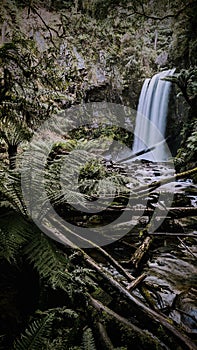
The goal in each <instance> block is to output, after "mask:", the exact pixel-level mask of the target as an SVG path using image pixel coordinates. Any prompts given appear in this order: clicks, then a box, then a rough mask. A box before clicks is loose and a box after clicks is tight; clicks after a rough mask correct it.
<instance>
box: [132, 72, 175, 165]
mask: <svg viewBox="0 0 197 350" xmlns="http://www.w3.org/2000/svg"><path fill="white" fill-rule="evenodd" d="M174 71H175V69H170V70H167V71H163V72H160V73H157V74H155V75H154V76H153V77H152V79H146V80H145V82H144V84H143V87H142V91H141V94H140V98H139V103H138V108H137V116H136V125H135V132H134V134H135V136H134V142H133V149H132V153H133V154H136V153H138V152H140V151H142V150H144V149H148V148H151V147H152V146H155V145H157V146H156V147H155V149H154V150H153V151H151V152H148V153H145V154H144V155H142V156H141V158H143V159H147V160H152V161H164V160H167V159H168V158H169V156H170V154H169V153H170V152H169V150H167V147H165V146H166V143H165V142H163V141H165V130H166V119H167V112H168V102H169V95H170V86H171V83H170V82H168V81H165V80H161V79H162V78H164V77H166V76H168V75H172V74H173V73H174Z"/></svg>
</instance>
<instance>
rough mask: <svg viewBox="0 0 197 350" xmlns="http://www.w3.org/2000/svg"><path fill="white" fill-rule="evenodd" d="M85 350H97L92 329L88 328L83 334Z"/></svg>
mask: <svg viewBox="0 0 197 350" xmlns="http://www.w3.org/2000/svg"><path fill="white" fill-rule="evenodd" d="M83 349H84V350H96V345H95V340H94V335H93V332H92V330H91V328H87V329H85V331H84V332H83Z"/></svg>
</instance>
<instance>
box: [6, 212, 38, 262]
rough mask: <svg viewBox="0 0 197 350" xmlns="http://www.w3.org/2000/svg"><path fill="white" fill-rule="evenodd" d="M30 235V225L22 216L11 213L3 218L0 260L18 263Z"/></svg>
mask: <svg viewBox="0 0 197 350" xmlns="http://www.w3.org/2000/svg"><path fill="white" fill-rule="evenodd" d="M30 235H31V232H30V225H29V223H28V222H27V221H25V220H24V218H23V217H22V216H21V215H20V214H18V213H14V212H11V213H9V214H7V215H4V216H3V217H1V220H0V259H1V258H4V259H6V260H8V261H9V262H12V261H13V262H16V260H17V257H18V256H20V254H21V250H22V247H23V246H24V245H25V244H27V242H28V240H29V239H30Z"/></svg>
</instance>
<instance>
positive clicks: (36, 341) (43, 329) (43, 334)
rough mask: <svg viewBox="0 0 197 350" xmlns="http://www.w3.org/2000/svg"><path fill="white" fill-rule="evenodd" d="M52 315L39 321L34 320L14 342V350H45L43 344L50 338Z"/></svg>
mask: <svg viewBox="0 0 197 350" xmlns="http://www.w3.org/2000/svg"><path fill="white" fill-rule="evenodd" d="M53 319H54V313H49V314H48V315H47V316H46V317H44V318H42V319H41V320H36V321H34V322H33V323H31V324H30V325H29V327H28V328H27V329H26V330H25V332H24V333H23V334H22V335H21V337H20V338H19V339H18V340H17V341H16V342H15V344H14V347H13V349H14V350H38V349H46V347H44V346H43V345H44V343H45V342H46V340H47V338H48V337H49V336H50V334H51V331H52V324H53Z"/></svg>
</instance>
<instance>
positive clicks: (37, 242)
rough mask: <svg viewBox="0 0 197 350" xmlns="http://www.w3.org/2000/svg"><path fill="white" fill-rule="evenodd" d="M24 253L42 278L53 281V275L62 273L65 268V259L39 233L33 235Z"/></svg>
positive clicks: (52, 244)
mask: <svg viewBox="0 0 197 350" xmlns="http://www.w3.org/2000/svg"><path fill="white" fill-rule="evenodd" d="M24 253H25V254H26V255H27V258H28V260H29V261H30V262H31V263H32V264H33V265H34V267H35V269H36V270H37V271H38V273H39V274H40V276H41V277H42V278H47V279H49V280H53V277H54V275H55V274H57V273H58V272H59V271H61V272H64V271H65V269H66V267H67V265H66V258H63V256H62V255H61V253H60V252H59V251H58V249H57V247H56V245H55V243H53V242H52V241H51V240H50V239H49V238H48V237H47V236H45V235H44V234H42V233H41V232H40V231H35V232H34V233H33V238H32V240H31V241H30V242H29V244H28V245H27V246H26V247H25V248H24Z"/></svg>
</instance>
